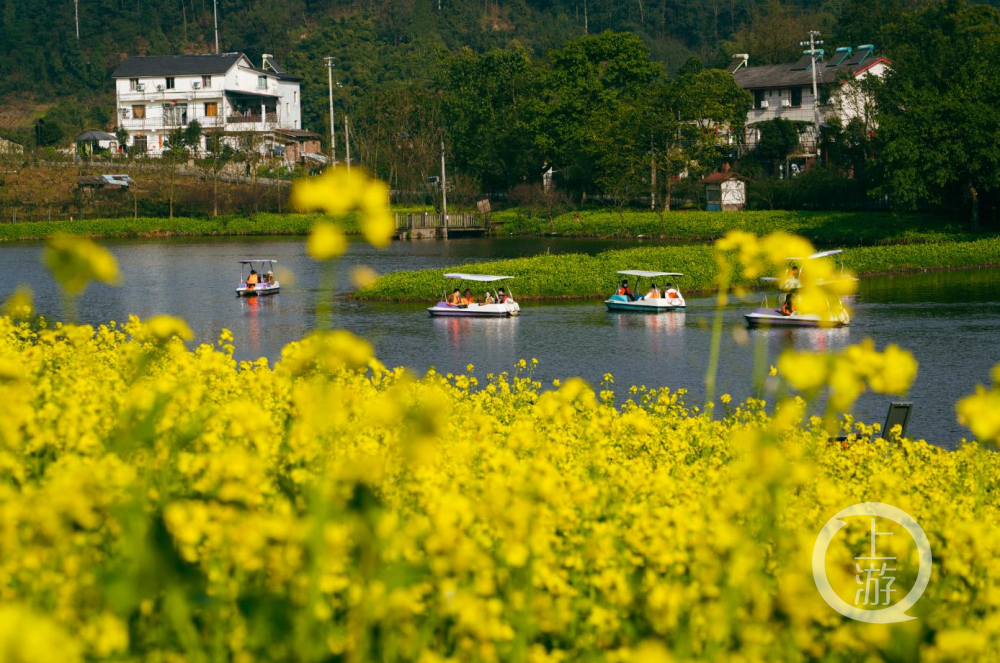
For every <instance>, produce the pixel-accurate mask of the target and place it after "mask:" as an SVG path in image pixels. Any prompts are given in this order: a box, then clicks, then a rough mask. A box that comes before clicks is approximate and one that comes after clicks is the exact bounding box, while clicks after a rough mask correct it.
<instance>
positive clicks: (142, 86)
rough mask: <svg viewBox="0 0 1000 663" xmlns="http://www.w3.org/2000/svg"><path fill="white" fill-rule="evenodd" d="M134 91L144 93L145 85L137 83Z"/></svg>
mask: <svg viewBox="0 0 1000 663" xmlns="http://www.w3.org/2000/svg"><path fill="white" fill-rule="evenodd" d="M135 89H136V90H138V91H139V92H145V90H146V84H145V83H139V84H138V85H136V86H135Z"/></svg>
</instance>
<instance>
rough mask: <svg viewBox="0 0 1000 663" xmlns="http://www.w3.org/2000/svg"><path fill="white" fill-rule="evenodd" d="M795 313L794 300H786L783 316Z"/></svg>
mask: <svg viewBox="0 0 1000 663" xmlns="http://www.w3.org/2000/svg"><path fill="white" fill-rule="evenodd" d="M794 311H795V304H793V303H792V300H790V299H788V300H785V303H784V304H782V305H781V314H782V315H791V314H792V313H793V312H794Z"/></svg>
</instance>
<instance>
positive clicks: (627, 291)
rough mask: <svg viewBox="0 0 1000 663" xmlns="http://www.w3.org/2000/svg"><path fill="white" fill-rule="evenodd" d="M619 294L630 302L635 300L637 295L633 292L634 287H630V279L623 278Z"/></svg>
mask: <svg viewBox="0 0 1000 663" xmlns="http://www.w3.org/2000/svg"><path fill="white" fill-rule="evenodd" d="M618 294H619V295H621V296H622V297H625V298H626V299H628V300H629V301H630V302H634V301H635V295H633V294H632V289H631V288H629V287H628V280H627V279H626V280H623V281H622V284H621V286H619V288H618Z"/></svg>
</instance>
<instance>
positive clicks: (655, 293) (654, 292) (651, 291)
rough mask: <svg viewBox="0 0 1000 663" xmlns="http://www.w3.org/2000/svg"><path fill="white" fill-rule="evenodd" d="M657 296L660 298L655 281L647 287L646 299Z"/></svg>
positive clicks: (656, 297)
mask: <svg viewBox="0 0 1000 663" xmlns="http://www.w3.org/2000/svg"><path fill="white" fill-rule="evenodd" d="M659 298H660V287H659V286H658V285H656V283H653V285H651V286H650V287H649V292H648V293H646V299H659Z"/></svg>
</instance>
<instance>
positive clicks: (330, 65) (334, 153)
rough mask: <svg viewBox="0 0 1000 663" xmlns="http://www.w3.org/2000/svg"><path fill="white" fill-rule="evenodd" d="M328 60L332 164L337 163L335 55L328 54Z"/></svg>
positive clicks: (326, 58)
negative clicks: (334, 89) (334, 90)
mask: <svg viewBox="0 0 1000 663" xmlns="http://www.w3.org/2000/svg"><path fill="white" fill-rule="evenodd" d="M323 59H324V60H326V77H327V81H328V83H329V84H330V165H331V166H332V165H334V164H335V163H337V126H336V125H335V124H334V122H333V56H332V55H328V56H327V57H325V58H323Z"/></svg>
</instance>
